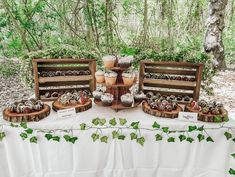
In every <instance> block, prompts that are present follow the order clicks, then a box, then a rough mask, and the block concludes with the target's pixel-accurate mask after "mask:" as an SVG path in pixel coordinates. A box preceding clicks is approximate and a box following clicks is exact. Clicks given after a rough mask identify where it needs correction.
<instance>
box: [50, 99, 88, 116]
mask: <svg viewBox="0 0 235 177" xmlns="http://www.w3.org/2000/svg"><path fill="white" fill-rule="evenodd" d="M69 108H75V110H76V113H78V112H83V111H87V110H88V109H90V108H92V100H91V99H89V100H88V101H87V102H86V103H85V104H75V105H66V106H65V105H62V104H61V103H60V102H59V101H57V100H56V101H54V102H53V103H52V109H53V110H54V111H56V112H57V111H58V110H62V109H69Z"/></svg>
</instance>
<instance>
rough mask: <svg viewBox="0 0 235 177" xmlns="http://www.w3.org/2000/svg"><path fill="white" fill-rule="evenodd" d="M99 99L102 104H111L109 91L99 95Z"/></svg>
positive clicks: (111, 97)
mask: <svg viewBox="0 0 235 177" xmlns="http://www.w3.org/2000/svg"><path fill="white" fill-rule="evenodd" d="M101 101H102V104H103V106H112V103H113V95H112V94H110V93H105V94H103V95H102V96H101Z"/></svg>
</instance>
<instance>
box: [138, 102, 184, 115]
mask: <svg viewBox="0 0 235 177" xmlns="http://www.w3.org/2000/svg"><path fill="white" fill-rule="evenodd" d="M142 109H143V111H144V112H145V113H147V114H150V115H153V116H156V117H163V118H170V119H174V118H178V114H179V112H180V111H183V108H182V107H180V106H178V107H177V109H176V110H173V111H171V112H167V111H159V110H155V109H151V108H150V106H149V104H148V103H147V102H146V101H144V102H143V103H142Z"/></svg>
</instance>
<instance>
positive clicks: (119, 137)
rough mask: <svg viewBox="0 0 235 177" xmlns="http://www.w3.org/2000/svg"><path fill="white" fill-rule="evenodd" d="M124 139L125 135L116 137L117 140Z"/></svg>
mask: <svg viewBox="0 0 235 177" xmlns="http://www.w3.org/2000/svg"><path fill="white" fill-rule="evenodd" d="M125 138H126V136H125V135H119V136H118V139H119V140H125Z"/></svg>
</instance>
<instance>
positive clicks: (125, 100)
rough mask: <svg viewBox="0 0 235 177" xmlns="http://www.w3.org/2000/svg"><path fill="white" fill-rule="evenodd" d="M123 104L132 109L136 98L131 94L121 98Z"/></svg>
mask: <svg viewBox="0 0 235 177" xmlns="http://www.w3.org/2000/svg"><path fill="white" fill-rule="evenodd" d="M121 102H122V105H123V106H126V107H131V106H132V104H133V103H134V98H133V96H132V95H131V94H130V93H127V94H125V95H122V96H121Z"/></svg>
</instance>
